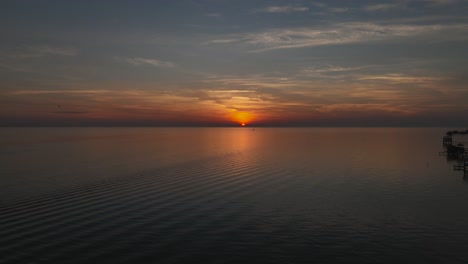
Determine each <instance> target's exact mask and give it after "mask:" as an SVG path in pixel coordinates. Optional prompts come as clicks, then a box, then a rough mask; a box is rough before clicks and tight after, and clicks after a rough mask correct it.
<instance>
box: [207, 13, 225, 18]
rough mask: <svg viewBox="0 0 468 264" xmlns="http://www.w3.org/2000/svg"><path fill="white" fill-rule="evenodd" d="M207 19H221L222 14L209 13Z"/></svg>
mask: <svg viewBox="0 0 468 264" xmlns="http://www.w3.org/2000/svg"><path fill="white" fill-rule="evenodd" d="M205 16H207V17H221V14H220V13H207V14H205Z"/></svg>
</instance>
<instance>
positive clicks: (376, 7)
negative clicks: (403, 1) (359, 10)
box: [364, 4, 402, 12]
mask: <svg viewBox="0 0 468 264" xmlns="http://www.w3.org/2000/svg"><path fill="white" fill-rule="evenodd" d="M399 7H402V5H398V4H377V5H368V6H365V7H364V10H365V11H369V12H374V11H387V10H390V9H395V8H399Z"/></svg>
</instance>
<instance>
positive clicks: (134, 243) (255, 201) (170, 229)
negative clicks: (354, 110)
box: [0, 128, 468, 263]
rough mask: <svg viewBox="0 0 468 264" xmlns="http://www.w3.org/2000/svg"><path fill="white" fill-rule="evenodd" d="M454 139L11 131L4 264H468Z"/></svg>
mask: <svg viewBox="0 0 468 264" xmlns="http://www.w3.org/2000/svg"><path fill="white" fill-rule="evenodd" d="M447 130H450V129H443V128H256V129H255V131H253V130H252V129H251V128H4V129H0V147H1V148H0V175H1V179H0V180H1V182H0V183H1V185H0V263H196V262H198V263H467V262H468V184H467V182H466V181H465V180H464V177H463V174H461V173H460V172H455V171H453V163H448V162H447V160H446V159H445V157H442V156H439V155H438V153H439V151H442V150H443V148H442V136H443V135H444V133H445V131H447ZM456 140H457V138H456ZM458 140H460V141H463V140H466V138H463V137H460V138H458Z"/></svg>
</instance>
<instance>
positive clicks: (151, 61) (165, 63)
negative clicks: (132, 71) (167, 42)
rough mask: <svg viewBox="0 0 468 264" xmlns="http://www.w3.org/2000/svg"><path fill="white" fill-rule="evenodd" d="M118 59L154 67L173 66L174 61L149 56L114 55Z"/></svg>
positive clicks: (135, 64)
mask: <svg viewBox="0 0 468 264" xmlns="http://www.w3.org/2000/svg"><path fill="white" fill-rule="evenodd" d="M115 59H116V60H118V61H123V62H126V63H128V64H131V65H134V66H142V65H150V66H155V67H163V68H172V67H175V66H176V65H175V63H173V62H171V61H161V60H156V59H149V58H122V57H115Z"/></svg>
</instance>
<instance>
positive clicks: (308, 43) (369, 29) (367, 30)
mask: <svg viewBox="0 0 468 264" xmlns="http://www.w3.org/2000/svg"><path fill="white" fill-rule="evenodd" d="M431 33H443V34H444V37H445V39H446V38H447V37H449V38H453V39H464V38H465V37H464V36H465V35H466V34H467V33H468V24H458V25H453V24H452V25H380V24H375V23H363V22H353V23H341V24H335V25H332V26H330V27H327V28H306V27H302V28H285V29H273V30H267V31H263V32H256V33H243V34H237V35H229V36H228V37H227V38H222V39H215V40H212V41H210V42H208V43H211V44H235V43H239V44H243V45H248V46H251V47H253V48H254V49H253V50H251V51H253V52H261V51H267V50H274V49H288V48H301V47H314V46H322V45H337V44H346V43H361V42H368V41H376V40H388V39H396V38H403V37H414V36H417V35H423V34H431ZM441 40H442V38H441Z"/></svg>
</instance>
